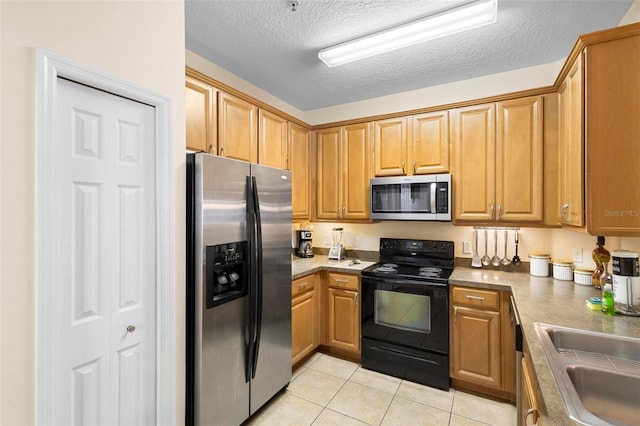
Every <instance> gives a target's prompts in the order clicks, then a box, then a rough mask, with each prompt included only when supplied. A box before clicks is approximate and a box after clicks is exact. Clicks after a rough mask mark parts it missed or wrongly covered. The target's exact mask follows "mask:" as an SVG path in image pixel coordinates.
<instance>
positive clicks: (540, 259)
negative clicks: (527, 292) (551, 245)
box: [529, 253, 549, 277]
mask: <svg viewBox="0 0 640 426" xmlns="http://www.w3.org/2000/svg"><path fill="white" fill-rule="evenodd" d="M529 259H531V260H530V261H529V273H530V274H531V275H534V276H536V277H548V276H549V255H548V254H546V253H529Z"/></svg>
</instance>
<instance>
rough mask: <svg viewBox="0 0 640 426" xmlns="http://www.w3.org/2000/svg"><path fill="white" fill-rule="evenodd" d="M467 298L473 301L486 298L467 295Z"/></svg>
mask: <svg viewBox="0 0 640 426" xmlns="http://www.w3.org/2000/svg"><path fill="white" fill-rule="evenodd" d="M465 297H466V298H467V299H472V300H484V297H482V296H472V295H470V294H467V295H466V296H465Z"/></svg>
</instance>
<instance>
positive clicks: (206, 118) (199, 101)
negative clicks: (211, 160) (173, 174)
mask: <svg viewBox="0 0 640 426" xmlns="http://www.w3.org/2000/svg"><path fill="white" fill-rule="evenodd" d="M216 93H217V90H216V89H215V88H214V87H212V86H209V85H208V84H206V83H203V82H201V81H199V80H197V79H195V78H192V77H186V80H185V108H186V130H187V149H189V150H192V151H204V152H208V153H209V154H217V153H218V144H217V138H218V135H217V129H216V124H217V113H216V107H217V103H216Z"/></svg>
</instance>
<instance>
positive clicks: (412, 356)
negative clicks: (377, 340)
mask: <svg viewBox="0 0 640 426" xmlns="http://www.w3.org/2000/svg"><path fill="white" fill-rule="evenodd" d="M369 349H371V350H372V351H378V352H391V353H394V354H398V355H402V356H403V357H406V358H411V359H415V360H416V361H422V362H428V363H430V364H436V365H438V363H437V362H436V361H433V360H430V359H424V358H420V357H417V356H415V355H412V354H410V353H407V352H405V351H401V350H399V349H392V348H380V347H378V346H370V347H369Z"/></svg>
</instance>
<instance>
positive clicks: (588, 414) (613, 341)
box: [534, 323, 640, 425]
mask: <svg viewBox="0 0 640 426" xmlns="http://www.w3.org/2000/svg"><path fill="white" fill-rule="evenodd" d="M534 326H535V329H536V332H537V333H538V336H539V337H540V341H541V342H542V348H543V350H544V353H545V356H546V357H547V360H548V361H549V366H550V367H551V371H552V373H553V377H554V379H555V381H556V383H557V385H558V389H559V391H560V395H561V396H562V400H563V402H564V405H565V408H566V409H567V412H568V413H569V417H571V418H572V419H573V420H575V421H576V422H578V423H580V424H584V425H638V424H639V423H638V422H639V421H640V339H635V338H631V337H624V336H615V335H611V334H605V333H596V332H590V331H586V330H579V329H575V328H568V327H561V326H557V325H550V324H542V323H535V324H534Z"/></svg>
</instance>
